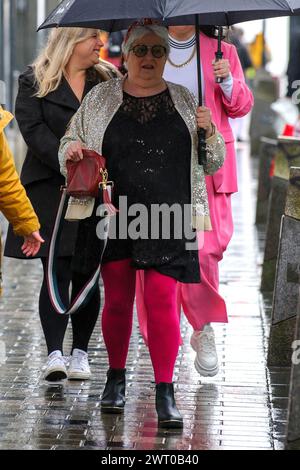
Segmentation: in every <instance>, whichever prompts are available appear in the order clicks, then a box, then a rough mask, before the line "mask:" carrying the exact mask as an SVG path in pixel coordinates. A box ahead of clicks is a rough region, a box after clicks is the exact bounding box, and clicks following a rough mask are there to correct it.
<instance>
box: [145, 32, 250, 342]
mask: <svg viewBox="0 0 300 470" xmlns="http://www.w3.org/2000/svg"><path fill="white" fill-rule="evenodd" d="M200 44H201V63H202V69H203V75H204V84H205V105H206V106H207V107H208V108H209V109H210V110H211V112H212V118H213V121H214V123H215V125H216V127H217V129H218V130H219V131H220V132H221V134H222V135H223V137H224V140H225V143H226V150H227V153H226V159H225V163H224V165H223V167H222V168H221V169H220V170H219V171H217V173H215V174H214V175H213V176H212V177H209V178H211V179H212V184H211V183H209V184H207V191H208V197H209V200H211V198H214V194H215V193H227V194H228V193H229V194H230V193H234V192H236V191H237V190H238V187H237V171H236V158H235V148H234V136H233V133H232V130H231V127H230V124H229V121H228V118H229V117H230V118H238V117H242V116H245V115H246V114H247V113H249V111H250V110H251V108H252V106H253V102H254V100H253V95H252V93H251V91H250V90H249V88H248V86H247V85H246V83H245V78H244V72H243V70H242V67H241V64H240V61H239V58H238V54H237V51H236V48H235V46H233V45H231V44H227V43H224V42H223V43H222V51H223V54H224V55H223V57H224V59H228V60H229V62H230V66H231V74H232V78H233V90H232V97H231V101H228V100H227V99H226V97H225V96H224V94H223V92H222V89H221V88H220V85H218V84H217V83H216V82H215V77H214V75H213V69H212V62H213V60H214V59H215V52H216V50H217V40H216V39H213V38H209V37H208V36H206V35H204V34H202V33H201V36H200ZM222 197H223V198H225V200H224V203H223V204H222V202H221V206H220V207H219V206H218V210H216V207H211V204H210V207H211V216H212V217H213V219H216V220H215V224H216V223H217V220H218V221H219V223H222V224H223V226H222V230H220V231H219V230H217V232H218V235H217V237H214V236H213V233H211V235H210V234H208V236H207V243H206V246H205V249H204V250H202V252H201V250H200V263H201V257H202V265H201V276H202V279H203V281H204V280H205V279H206V277H207V276H206V274H207V273H206V272H205V270H206V269H207V267H206V266H205V263H203V261H204V257H205V260H206V261H207V262H208V260H211V257H210V253H213V256H212V259H213V260H214V263H213V267H212V266H211V268H210V271H211V273H210V276H211V277H213V275H212V273H214V274H215V277H216V280H215V281H214V282H212V280H211V279H210V281H208V282H203V281H202V283H201V284H189V285H188V286H187V289H186V288H185V285H184V284H180V283H178V313H179V314H180V310H181V303H182V304H184V305H183V306H184V310H185V314H186V316H187V318H188V320H189V322H190V323H191V324H192V325H193V327H194V329H200V327H199V324H198V325H197V322H198V323H199V322H200V323H201V322H202V324H203V323H207V322H210V321H221V322H226V321H227V313H226V304H225V302H224V300H223V299H222V297H221V296H220V295H219V294H218V274H216V273H217V272H218V261H219V260H220V259H222V256H223V251H225V250H226V247H227V244H228V242H229V240H230V238H231V235H232V231H233V226H232V216H231V212H230V213H227V212H226V211H228V204H230V198H229V197H228V198H227V197H226V195H225V194H223V195H222V194H219V199H220V200H221V201H222ZM219 199H218V200H219ZM225 201H226V203H225ZM218 204H219V205H220V203H218ZM223 206H224V207H223ZM220 208H223V209H222V210H221V211H220ZM218 212H221V213H223V218H222V217H221V218H220V217H219V216H218V217H217V213H218ZM224 214H227V216H226V217H227V219H226V220H225V219H224V217H225V216H224ZM219 219H220V220H219ZM223 219H224V220H223ZM224 223H225V227H224ZM215 238H216V239H215ZM143 274H144V273H143V271H137V276H136V305H137V314H138V319H139V325H140V331H141V333H142V336H143V338H144V340H145V342H147V336H148V335H147V309H146V306H145V303H144V295H143V293H144V275H143ZM183 298H184V302H183ZM195 303H196V305H195ZM202 311H206V315H205V316H203V315H200V314H201V312H202ZM199 315H200V317H199Z"/></svg>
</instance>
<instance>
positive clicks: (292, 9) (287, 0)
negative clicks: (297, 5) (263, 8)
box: [286, 0, 294, 13]
mask: <svg viewBox="0 0 300 470" xmlns="http://www.w3.org/2000/svg"><path fill="white" fill-rule="evenodd" d="M286 3H287V4H288V7H289V9H290V10H291V12H292V13H294V8H292V7H291V4H290V0H286Z"/></svg>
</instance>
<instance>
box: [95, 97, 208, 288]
mask: <svg viewBox="0 0 300 470" xmlns="http://www.w3.org/2000/svg"><path fill="white" fill-rule="evenodd" d="M103 155H105V157H106V159H107V167H108V171H109V176H110V178H111V179H112V180H113V181H114V183H115V191H114V204H115V205H116V206H117V207H119V209H120V213H119V215H118V216H117V217H116V218H115V219H116V239H115V237H112V235H111V237H112V238H110V239H109V241H108V244H107V248H106V251H105V254H104V259H103V262H107V261H113V260H114V261H116V260H121V259H126V258H131V259H132V264H133V266H134V267H136V268H137V269H146V268H154V269H156V270H157V271H159V272H161V273H162V274H166V275H169V276H172V277H174V278H175V279H177V280H179V281H181V282H199V281H200V273H199V263H198V251H197V250H195V249H193V250H186V242H187V241H188V240H187V238H186V235H185V233H184V227H183V220H184V217H183V212H184V211H183V208H184V205H185V204H186V205H188V207H187V208H186V211H185V212H186V217H185V225H186V226H187V227H189V230H187V229H186V233H187V232H188V235H189V236H191V235H192V236H193V237H195V234H192V233H191V229H190V201H191V194H190V192H191V189H190V188H191V184H190V167H191V165H190V159H191V138H190V134H189V131H188V128H187V127H186V125H185V123H184V121H183V119H182V118H181V116H180V114H179V113H178V112H177V110H176V109H175V107H174V104H173V102H172V99H171V97H170V94H169V91H168V90H166V91H164V92H162V93H160V94H158V95H155V96H150V97H146V98H136V97H133V96H130V95H128V94H127V93H125V92H124V100H123V103H122V105H121V107H120V109H119V110H118V112H117V113H116V115H115V116H114V118H113V119H112V121H111V123H110V125H109V126H108V128H107V130H106V133H105V136H104V142H103ZM120 196H123V197H125V196H126V197H127V201H126V202H125V199H122V201H121V200H120V199H119V197H120ZM126 203H127V210H129V209H130V207H131V208H132V210H134V209H135V210H134V211H133V212H132V213H131V214H130V213H129V216H128V218H127V221H126V206H125V205H124V204H126ZM134 204H139V205H142V206H134V207H132V205H134ZM161 204H168V205H169V206H172V205H173V204H175V205H176V206H174V207H175V212H174V213H176V214H177V217H175V216H174V215H172V212H171V213H170V218H168V217H167V216H166V215H165V212H164V213H163V214H164V215H163V216H161V215H160V216H158V213H159V210H158V205H161ZM153 205H155V206H153ZM153 207H154V208H155V209H154V213H152V217H151V208H152V210H153ZM137 217H138V218H139V220H137ZM141 220H142V221H143V222H141ZM174 220H175V221H176V223H174ZM178 221H179V222H178ZM124 227H125V229H126V230H127V228H128V230H129V232H130V234H131V232H132V230H133V229H135V230H134V232H135V233H136V232H137V231H138V232H139V233H140V235H141V236H140V237H137V236H135V239H131V238H130V237H127V238H126V234H125V236H124ZM112 228H113V227H112ZM119 229H120V231H119ZM181 229H182V232H183V234H181V233H180V230H181ZM151 230H152V236H151ZM168 231H169V232H170V236H168ZM119 233H121V236H119V235H118V234H119ZM122 238H123V239H122ZM124 238H125V239H124ZM190 240H191V239H190V238H189V242H190Z"/></svg>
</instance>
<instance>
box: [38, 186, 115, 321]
mask: <svg viewBox="0 0 300 470" xmlns="http://www.w3.org/2000/svg"><path fill="white" fill-rule="evenodd" d="M100 190H101V189H100ZM67 197H68V196H67V189H66V188H63V190H62V196H61V200H60V203H59V207H58V211H57V214H56V219H55V224H54V228H53V232H52V236H51V240H50V246H49V255H48V260H47V261H48V262H47V271H46V278H47V286H48V293H49V297H50V300H51V303H52V306H53V308H54V310H55V311H56V312H57V313H59V314H60V315H71V314H73V313H76V312H77V311H78V310H79V309H80V308H82V307H83V306H84V305H85V304H86V303H87V302H88V300H89V299H90V297H91V295H92V294H93V291H94V289H95V288H96V286H97V285H98V281H99V276H100V269H101V261H102V257H103V253H104V250H105V248H106V244H107V238H108V232H109V216H106V215H105V216H104V218H105V230H104V237H103V238H104V240H103V242H104V243H103V249H102V253H101V256H100V264H99V266H98V268H97V269H96V271H95V272H94V274H93V275H92V276H91V278H90V279H89V281H88V282H87V283H86V285H85V286H84V287H83V288H82V289H81V290H80V292H79V293H78V294H77V296H76V297H75V299H74V300H73V301H72V302H71V304H70V305H69V307H68V308H67V307H65V305H64V303H63V301H62V300H61V297H60V293H59V289H58V284H57V276H56V258H57V253H58V246H59V241H60V236H61V231H62V225H63V220H64V219H63V217H62V215H63V211H64V206H65V201H66V198H67Z"/></svg>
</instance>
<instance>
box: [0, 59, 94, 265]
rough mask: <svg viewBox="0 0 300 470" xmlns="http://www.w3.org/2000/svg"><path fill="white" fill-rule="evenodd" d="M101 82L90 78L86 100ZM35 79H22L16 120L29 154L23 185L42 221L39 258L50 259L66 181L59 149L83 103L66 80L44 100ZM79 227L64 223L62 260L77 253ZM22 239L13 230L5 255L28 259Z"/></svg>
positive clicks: (26, 76)
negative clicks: (62, 189)
mask: <svg viewBox="0 0 300 470" xmlns="http://www.w3.org/2000/svg"><path fill="white" fill-rule="evenodd" d="M99 82H101V78H100V76H99V75H98V74H96V73H95V71H90V73H88V74H87V80H86V85H85V90H84V96H85V95H86V94H87V93H88V92H89V91H90V90H91V89H92V88H93V87H94V86H95V85H96V84H98V83H99ZM35 92H36V88H35V79H34V74H33V71H32V69H31V68H30V67H29V68H28V70H26V72H25V73H23V74H22V75H20V78H19V91H18V96H17V100H16V119H17V121H18V124H19V128H20V131H21V134H22V136H23V138H24V140H25V142H26V144H27V146H28V151H27V154H26V158H25V161H24V164H23V168H22V172H21V181H22V183H23V185H24V186H25V188H26V192H27V195H28V197H29V199H30V200H31V202H32V205H33V207H34V209H35V211H36V213H37V215H38V217H39V220H40V224H41V235H42V237H43V238H44V239H45V243H44V244H43V245H42V248H41V250H40V251H39V253H38V255H37V257H41V256H47V254H48V247H49V238H50V236H51V233H52V227H53V223H54V220H55V216H56V212H57V208H58V204H59V201H60V187H61V185H63V184H64V182H65V180H64V177H63V176H62V175H61V174H60V169H59V162H58V149H59V144H60V139H61V138H62V137H63V135H64V134H65V131H66V129H67V126H68V123H69V121H70V120H71V118H72V116H73V115H74V114H75V112H76V111H77V110H78V108H79V106H80V102H79V101H78V99H77V97H76V96H75V94H74V93H73V91H72V89H71V88H70V86H69V84H68V82H67V81H66V80H65V79H64V78H63V79H62V82H61V83H60V85H59V87H58V88H57V90H55V91H53V92H51V93H49V94H48V95H47V96H45V97H44V98H37V97H36V96H34V93H35ZM76 233H77V223H74V222H66V221H65V222H64V227H63V232H62V238H61V243H60V250H59V253H58V255H59V256H71V255H72V254H73V252H74V246H75V240H76ZM21 245H22V239H21V238H20V237H16V236H15V235H14V234H13V231H12V227H9V231H8V235H7V240H6V246H5V255H6V256H10V257H14V258H24V256H23V255H22V252H21V249H20V248H21Z"/></svg>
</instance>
